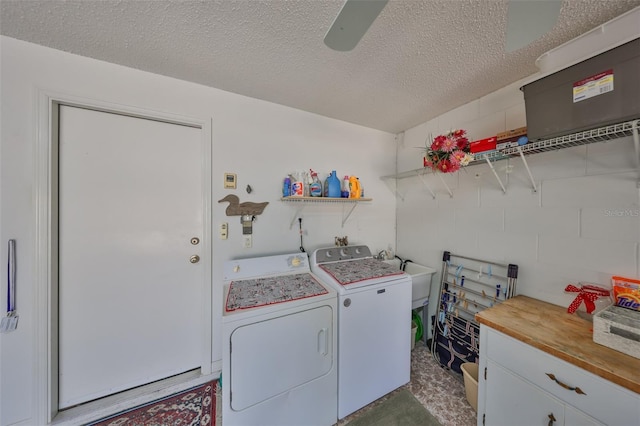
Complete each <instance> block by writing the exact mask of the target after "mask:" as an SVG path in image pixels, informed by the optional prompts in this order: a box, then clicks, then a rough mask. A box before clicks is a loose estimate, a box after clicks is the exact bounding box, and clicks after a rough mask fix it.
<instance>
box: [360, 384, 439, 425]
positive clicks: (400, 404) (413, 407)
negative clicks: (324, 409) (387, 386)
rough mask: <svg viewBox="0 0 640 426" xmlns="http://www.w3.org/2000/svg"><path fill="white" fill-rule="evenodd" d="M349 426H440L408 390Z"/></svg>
mask: <svg viewBox="0 0 640 426" xmlns="http://www.w3.org/2000/svg"><path fill="white" fill-rule="evenodd" d="M347 425H348V426H440V423H439V422H438V420H436V418H435V417H433V416H432V415H431V413H429V412H428V411H427V409H426V408H424V407H423V406H422V404H421V403H420V401H418V400H417V399H416V397H415V396H413V395H412V394H411V392H409V391H408V390H407V389H400V390H398V391H396V393H395V394H393V395H391V396H390V397H389V398H388V399H386V400H385V401H383V402H381V403H380V404H379V405H377V406H376V407H373V408H372V409H371V410H369V411H366V412H364V413H362V415H361V416H358V417H356V418H355V419H353V420H351V421H350V422H349V423H347Z"/></svg>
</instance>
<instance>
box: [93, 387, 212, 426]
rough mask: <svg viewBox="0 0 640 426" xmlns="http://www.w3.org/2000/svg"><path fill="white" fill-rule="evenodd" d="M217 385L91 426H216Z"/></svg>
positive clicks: (137, 409)
mask: <svg viewBox="0 0 640 426" xmlns="http://www.w3.org/2000/svg"><path fill="white" fill-rule="evenodd" d="M216 382H217V381H216V380H214V381H212V382H209V383H205V384H204V385H201V386H198V387H195V388H192V389H189V390H186V391H183V392H180V393H178V394H175V395H171V396H168V397H166V398H163V399H160V400H157V401H153V402H150V403H148V404H145V405H143V406H140V407H137V408H134V409H132V410H129V411H125V412H123V413H120V414H116V415H114V416H111V417H108V418H106V419H102V420H99V421H97V422H95V423H91V424H90V425H89V426H178V425H180V426H214V425H215V419H216V394H215V389H216Z"/></svg>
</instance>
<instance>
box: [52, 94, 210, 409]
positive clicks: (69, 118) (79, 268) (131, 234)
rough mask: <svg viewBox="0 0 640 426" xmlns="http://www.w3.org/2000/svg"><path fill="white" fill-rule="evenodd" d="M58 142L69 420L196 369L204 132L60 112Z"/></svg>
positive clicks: (62, 368)
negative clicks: (84, 406)
mask: <svg viewBox="0 0 640 426" xmlns="http://www.w3.org/2000/svg"><path fill="white" fill-rule="evenodd" d="M59 132H60V133H59V179H58V189H59V198H58V200H59V221H58V234H59V235H58V240H59V246H58V249H59V260H58V261H59V275H58V280H59V336H58V338H59V340H58V342H59V360H58V361H59V365H58V371H59V383H58V387H59V408H60V409H63V408H66V407H69V406H72V405H75V404H78V403H82V402H86V401H89V400H93V399H96V398H100V397H103V396H106V395H109V394H113V393H116V392H119V391H122V390H125V389H130V388H133V387H136V386H139V385H143V384H146V383H150V382H152V381H156V380H159V379H162V378H165V377H168V376H171V375H174V374H178V373H181V372H185V371H188V370H192V369H195V368H198V367H200V365H201V359H202V357H201V353H202V343H203V342H202V339H203V337H202V336H203V335H204V333H203V332H202V330H203V326H204V325H203V315H202V302H201V300H202V289H203V285H202V280H203V265H202V263H191V262H190V257H191V256H193V255H201V253H202V251H201V247H202V239H203V238H204V237H205V236H204V235H203V197H202V167H201V164H202V161H201V155H202V154H201V147H202V138H201V129H198V128H194V127H188V126H182V125H176V124H171V123H166V122H161V121H154V120H148V119H143V118H136V117H131V116H125V115H119V114H114V113H107V112H100V111H94V110H89V109H83V108H76V107H70V106H60V110H59ZM194 237H195V238H198V239H199V240H200V243H198V244H192V242H191V239H192V238H194Z"/></svg>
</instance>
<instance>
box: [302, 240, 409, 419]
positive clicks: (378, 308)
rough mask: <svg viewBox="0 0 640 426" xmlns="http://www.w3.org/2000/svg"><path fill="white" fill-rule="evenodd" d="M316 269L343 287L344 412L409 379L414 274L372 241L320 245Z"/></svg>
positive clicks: (341, 390)
mask: <svg viewBox="0 0 640 426" xmlns="http://www.w3.org/2000/svg"><path fill="white" fill-rule="evenodd" d="M310 263H311V270H312V272H313V273H314V274H316V275H317V276H318V278H320V279H321V280H322V282H323V283H325V284H327V285H328V286H330V287H332V288H334V289H335V290H336V291H337V292H338V327H337V328H338V418H339V419H343V418H344V417H346V416H347V415H349V414H351V413H353V412H354V411H356V410H358V409H360V408H362V407H364V406H365V405H367V404H369V403H371V402H373V401H375V400H376V399H378V398H380V397H382V396H384V395H386V394H387V393H389V392H391V391H393V390H394V389H396V388H398V387H400V386H402V385H404V384H406V383H408V382H409V375H410V371H411V276H410V275H408V274H406V273H405V272H403V271H399V270H397V269H396V268H394V267H393V266H391V265H389V264H387V263H385V262H383V261H381V260H378V259H374V258H373V256H372V255H371V251H370V250H369V248H368V247H367V246H346V247H330V248H322V249H317V250H315V251H314V252H313V253H312V255H311V260H310Z"/></svg>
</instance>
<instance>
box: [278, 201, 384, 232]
mask: <svg viewBox="0 0 640 426" xmlns="http://www.w3.org/2000/svg"><path fill="white" fill-rule="evenodd" d="M280 201H283V202H285V203H292V204H295V205H296V206H297V209H296V211H295V213H294V215H293V218H292V219H291V223H290V224H289V229H291V228H292V227H293V224H294V223H295V221H296V218H297V217H298V216H299V215H300V212H301V211H302V209H304V207H305V206H307V205H310V204H342V206H343V207H342V226H344V224H345V223H346V222H347V220H348V219H349V216H351V213H353V210H354V209H355V208H356V206H357V205H358V203H362V202H368V201H373V198H337V197H336V198H334V197H282V198H280ZM347 205H348V206H349V209H348V211H346V210H345V207H347Z"/></svg>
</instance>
